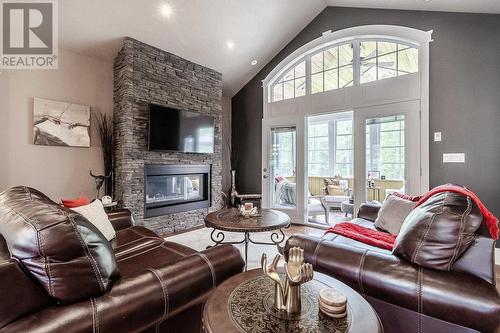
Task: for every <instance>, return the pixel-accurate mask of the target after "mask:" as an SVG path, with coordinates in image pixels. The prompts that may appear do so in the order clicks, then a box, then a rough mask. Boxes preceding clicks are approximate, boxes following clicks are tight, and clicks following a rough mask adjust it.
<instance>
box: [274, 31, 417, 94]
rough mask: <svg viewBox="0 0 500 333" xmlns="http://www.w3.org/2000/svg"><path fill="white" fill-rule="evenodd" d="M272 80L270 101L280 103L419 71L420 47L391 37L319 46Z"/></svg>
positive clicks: (361, 39)
mask: <svg viewBox="0 0 500 333" xmlns="http://www.w3.org/2000/svg"><path fill="white" fill-rule="evenodd" d="M284 68H285V70H284V71H281V72H282V73H283V72H284V73H283V74H280V75H278V76H277V77H276V78H275V79H274V80H271V83H270V85H269V88H270V89H269V92H270V96H269V102H278V101H282V100H287V99H292V98H296V97H301V96H305V95H310V94H311V95H312V94H317V93H322V92H327V91H331V90H336V89H342V88H346V87H350V86H353V85H359V84H364V83H368V82H373V81H377V80H382V79H390V78H394V77H398V76H402V75H406V74H411V73H417V72H418V71H419V50H418V46H416V45H413V44H411V43H407V42H402V41H398V40H391V39H387V38H378V39H376V38H372V39H366V38H359V39H356V38H355V39H353V40H351V41H349V42H348V43H346V42H342V43H337V44H332V43H329V45H327V46H325V45H324V46H322V47H319V48H318V47H316V48H315V50H314V51H311V52H309V53H308V54H304V55H303V56H302V57H300V58H299V59H298V60H296V61H294V62H292V63H291V64H289V65H287V66H285V67H284Z"/></svg>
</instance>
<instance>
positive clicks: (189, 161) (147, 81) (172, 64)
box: [113, 38, 222, 232]
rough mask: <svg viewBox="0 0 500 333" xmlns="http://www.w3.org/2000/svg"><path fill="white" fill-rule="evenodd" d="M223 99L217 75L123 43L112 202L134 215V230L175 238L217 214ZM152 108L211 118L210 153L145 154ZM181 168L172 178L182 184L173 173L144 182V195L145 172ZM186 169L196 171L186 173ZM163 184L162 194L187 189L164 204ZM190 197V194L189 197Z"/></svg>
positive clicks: (140, 45) (153, 50) (116, 102)
mask: <svg viewBox="0 0 500 333" xmlns="http://www.w3.org/2000/svg"><path fill="white" fill-rule="evenodd" d="M221 97H222V75H221V74H220V73H218V72H216V71H214V70H212V69H209V68H206V67H203V66H200V65H198V64H195V63H192V62H190V61H188V60H186V59H183V58H181V57H178V56H176V55H173V54H171V53H168V52H165V51H163V50H160V49H157V48H155V47H152V46H149V45H147V44H144V43H142V42H139V41H137V40H134V39H132V38H125V40H124V42H123V45H122V48H121V50H120V52H119V53H118V55H117V57H116V59H115V62H114V110H113V122H114V137H115V175H114V177H115V197H116V198H117V199H118V200H119V201H120V202H121V204H122V205H123V206H124V207H126V208H129V209H130V210H131V211H132V214H133V217H134V220H135V222H136V224H139V225H144V226H146V227H147V228H150V229H152V230H155V231H157V232H173V231H176V230H179V229H186V228H190V227H193V226H196V225H199V224H202V223H203V219H204V217H205V216H206V214H208V212H210V211H214V210H216V209H218V208H220V206H221V198H220V193H221V190H222V185H221V181H222V156H221V155H222V133H221V130H222V127H221V126H222V107H221ZM150 104H156V105H162V106H166V107H171V108H175V109H181V110H186V111H196V112H200V113H203V114H208V115H212V116H215V140H214V144H215V145H214V153H213V154H193V153H181V152H156V151H149V150H148V126H149V105H150ZM179 168H181V169H182V168H184V171H179V172H178V173H177V174H178V175H181V177H178V176H175V172H173V174H170V175H168V174H166V175H165V177H166V178H164V179H163V180H161V178H155V179H156V182H149V184H150V185H149V193H148V182H147V175H148V172H149V174H151V173H154V172H158V170H174V171H175V170H180V169H179ZM186 168H187V169H188V170H195V171H193V172H192V173H189V172H187V173H186V171H185V170H186ZM207 170H208V171H207ZM150 180H151V179H150ZM162 181H163V183H164V184H165V186H166V187H169V186H170V187H172V186H173V185H172V184H173V183H175V182H177V183H178V182H182V186H178V188H181V189H183V188H184V189H185V190H181V192H182V195H181V194H179V193H177V196H178V197H177V198H175V197H174V198H173V199H172V198H170V199H168V200H170V201H168V200H167V199H164V200H163V199H162V198H161V196H162V195H165V196H167V197H168V195H169V193H170V192H168V191H167V190H165V191H167V192H165V193H163V194H162V191H160V190H159V189H158V188H160V187H161V185H162V184H163V183H162ZM177 183H176V184H177ZM186 184H187V185H186ZM193 184H194V185H193ZM177 185H179V184H177ZM190 186H191V187H190ZM197 186H198V187H197ZM203 186H205V188H202V187H203ZM193 188H194V192H193ZM187 190H190V191H191V192H190V194H189V195H188V194H186V193H185V192H186V191H187ZM183 191H184V192H183ZM197 191H198V192H197ZM193 193H194V194H193ZM170 194H171V193H170ZM183 195H184V196H185V197H186V200H184V201H185V202H182V201H183V200H182V196H183ZM196 195H198V197H196ZM170 196H171V197H172V195H170ZM162 200H163V203H161V201H162ZM165 202H166V203H165ZM158 207H160V209H156V210H155V208H158Z"/></svg>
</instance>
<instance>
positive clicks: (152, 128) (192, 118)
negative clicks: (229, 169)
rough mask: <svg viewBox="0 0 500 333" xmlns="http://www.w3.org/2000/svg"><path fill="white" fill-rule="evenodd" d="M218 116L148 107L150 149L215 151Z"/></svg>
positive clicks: (185, 151) (191, 151)
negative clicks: (215, 126) (216, 120)
mask: <svg viewBox="0 0 500 333" xmlns="http://www.w3.org/2000/svg"><path fill="white" fill-rule="evenodd" d="M214 122H215V118H214V117H212V116H207V115H204V114H200V113H197V112H191V111H181V110H178V109H173V108H169V107H164V106H159V105H154V104H151V105H150V106H149V150H165V151H180V152H184V153H204V154H211V153H213V152H214Z"/></svg>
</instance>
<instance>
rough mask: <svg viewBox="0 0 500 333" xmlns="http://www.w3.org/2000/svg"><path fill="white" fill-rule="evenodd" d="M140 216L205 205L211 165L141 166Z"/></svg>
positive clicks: (208, 203)
mask: <svg viewBox="0 0 500 333" xmlns="http://www.w3.org/2000/svg"><path fill="white" fill-rule="evenodd" d="M144 173H145V174H144V176H145V177H144V179H145V181H144V217H145V218H148V217H155V216H160V215H166V214H172V213H179V212H186V211H190V210H195V209H201V208H208V207H210V204H211V202H210V201H211V196H210V181H211V165H158V164H153V165H145V167H144Z"/></svg>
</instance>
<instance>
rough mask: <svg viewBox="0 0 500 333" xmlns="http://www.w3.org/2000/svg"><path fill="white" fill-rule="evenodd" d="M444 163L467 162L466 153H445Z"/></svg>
mask: <svg viewBox="0 0 500 333" xmlns="http://www.w3.org/2000/svg"><path fill="white" fill-rule="evenodd" d="M443 163H465V153H445V154H443Z"/></svg>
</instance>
